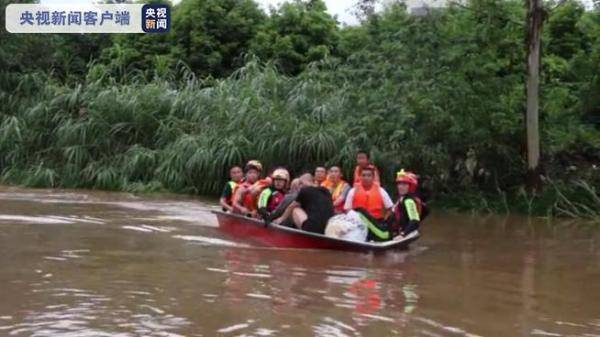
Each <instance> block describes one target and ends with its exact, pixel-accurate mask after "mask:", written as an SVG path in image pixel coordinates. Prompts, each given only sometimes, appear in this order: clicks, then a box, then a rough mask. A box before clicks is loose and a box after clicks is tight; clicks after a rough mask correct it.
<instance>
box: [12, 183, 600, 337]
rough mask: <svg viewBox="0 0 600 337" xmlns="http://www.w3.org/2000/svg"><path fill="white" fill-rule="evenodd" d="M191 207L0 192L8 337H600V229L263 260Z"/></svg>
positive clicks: (501, 222)
mask: <svg viewBox="0 0 600 337" xmlns="http://www.w3.org/2000/svg"><path fill="white" fill-rule="evenodd" d="M214 207H215V206H214V203H212V202H210V201H202V200H200V199H197V198H191V197H181V196H173V195H168V196H164V195H163V196H134V195H130V194H125V193H108V192H96V191H66V190H37V189H22V188H15V187H0V286H1V288H0V336H64V337H67V336H68V337H76V336H77V337H78V336H85V337H96V336H119V337H129V336H169V337H174V336H333V337H338V336H377V337H380V336H432V337H435V336H588V337H593V336H600V226H598V225H595V226H594V225H591V224H586V223H583V222H554V223H549V222H548V221H546V220H544V219H528V218H525V217H512V216H511V217H503V216H481V215H479V216H475V215H471V214H439V213H438V214H435V213H434V214H433V215H432V216H431V217H430V218H429V219H427V222H426V223H425V224H424V225H423V237H422V238H421V239H420V240H419V241H417V242H416V243H414V244H413V245H412V246H411V249H410V250H409V251H406V252H388V253H385V254H383V255H370V254H364V253H347V252H336V251H315V250H286V249H269V248H263V247H255V246H250V245H247V244H246V243H243V242H239V241H236V240H234V239H232V238H229V237H227V236H226V235H224V234H222V233H220V232H219V230H218V228H217V224H216V219H215V218H214V217H213V216H212V215H211V214H210V212H209V211H210V210H211V209H213V208H214Z"/></svg>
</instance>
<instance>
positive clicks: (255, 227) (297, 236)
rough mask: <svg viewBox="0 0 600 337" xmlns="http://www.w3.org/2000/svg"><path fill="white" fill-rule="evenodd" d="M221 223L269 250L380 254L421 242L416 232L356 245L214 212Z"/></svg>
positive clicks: (229, 231) (235, 234) (234, 234)
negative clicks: (325, 250) (313, 250)
mask: <svg viewBox="0 0 600 337" xmlns="http://www.w3.org/2000/svg"><path fill="white" fill-rule="evenodd" d="M212 212H213V213H214V214H215V215H216V216H217V220H218V222H219V229H221V230H222V231H223V232H225V233H227V234H228V235H230V236H232V237H234V238H239V239H243V240H245V241H249V242H252V243H255V244H259V245H263V246H268V247H281V248H304V249H335V250H349V251H363V252H370V251H373V252H380V251H385V250H389V249H407V248H408V245H409V244H410V243H411V242H413V241H415V240H417V239H418V238H419V232H418V231H414V232H412V233H410V234H409V235H408V236H407V237H406V238H404V239H402V240H392V241H386V242H357V241H349V240H342V239H337V238H332V237H328V236H325V235H322V234H317V233H312V232H307V231H303V230H301V229H296V228H290V227H285V226H280V225H276V224H269V225H268V226H265V223H264V222H262V221H260V220H257V219H253V218H248V217H245V216H242V215H238V214H231V213H225V212H221V211H212Z"/></svg>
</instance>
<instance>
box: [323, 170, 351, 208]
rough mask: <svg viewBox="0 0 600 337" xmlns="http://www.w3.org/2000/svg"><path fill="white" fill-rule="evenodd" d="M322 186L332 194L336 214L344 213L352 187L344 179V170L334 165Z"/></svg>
mask: <svg viewBox="0 0 600 337" xmlns="http://www.w3.org/2000/svg"><path fill="white" fill-rule="evenodd" d="M321 186H323V187H325V188H327V189H328V190H329V193H331V198H332V201H333V210H334V212H335V213H337V214H339V213H342V212H343V211H344V203H345V202H346V197H347V196H348V192H350V185H349V184H348V183H347V182H345V181H344V180H343V179H342V170H341V169H340V167H339V166H335V165H334V166H331V167H330V168H329V174H328V175H327V179H326V180H325V181H324V182H323V183H322V184H321Z"/></svg>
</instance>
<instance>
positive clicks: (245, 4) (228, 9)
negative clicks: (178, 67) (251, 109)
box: [172, 0, 265, 77]
mask: <svg viewBox="0 0 600 337" xmlns="http://www.w3.org/2000/svg"><path fill="white" fill-rule="evenodd" d="M264 19H265V14H264V13H263V12H262V11H261V10H260V9H259V8H258V5H257V4H256V3H255V2H254V1H252V0H183V1H182V2H181V3H180V4H179V5H177V6H176V7H175V10H174V13H173V24H172V30H173V39H174V40H175V48H174V52H173V57H174V58H176V59H181V60H183V61H184V62H185V63H187V64H188V65H189V67H190V68H191V69H192V70H193V71H194V72H196V73H197V74H198V75H201V76H206V75H212V76H218V77H222V76H227V75H228V74H230V73H231V72H232V71H233V70H235V69H236V68H238V67H240V66H241V65H242V64H243V62H244V54H245V53H247V52H248V48H249V46H250V41H251V40H252V39H253V38H254V36H255V35H256V32H257V30H258V27H259V25H260V24H262V22H263V21H264Z"/></svg>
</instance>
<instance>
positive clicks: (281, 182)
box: [258, 168, 290, 219]
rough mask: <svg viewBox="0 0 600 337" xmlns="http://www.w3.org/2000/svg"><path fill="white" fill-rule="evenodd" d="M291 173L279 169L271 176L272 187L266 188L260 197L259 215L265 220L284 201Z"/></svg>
mask: <svg viewBox="0 0 600 337" xmlns="http://www.w3.org/2000/svg"><path fill="white" fill-rule="evenodd" d="M289 181H290V173H289V172H288V170H286V169H284V168H277V169H275V170H274V171H273V173H272V174H271V185H270V186H268V187H267V188H265V189H264V190H263V191H262V192H261V193H260V196H259V197H258V214H260V216H261V217H262V218H263V219H266V218H268V217H269V215H270V214H271V212H273V211H274V210H275V209H276V208H277V206H279V204H280V203H281V202H282V201H283V198H284V197H285V194H286V192H287V189H288V183H289Z"/></svg>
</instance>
